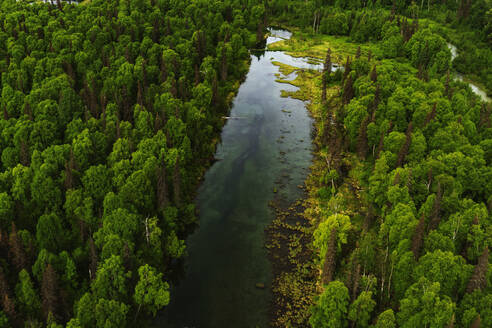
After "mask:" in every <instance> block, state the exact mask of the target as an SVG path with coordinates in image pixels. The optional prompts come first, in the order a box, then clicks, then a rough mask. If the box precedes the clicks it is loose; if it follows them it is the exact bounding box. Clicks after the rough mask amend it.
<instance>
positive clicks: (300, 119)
mask: <svg viewBox="0 0 492 328" xmlns="http://www.w3.org/2000/svg"><path fill="white" fill-rule="evenodd" d="M271 32H272V35H277V36H271V37H269V38H268V40H267V43H268V44H269V43H273V42H275V41H278V40H280V39H281V38H284V39H285V38H289V37H290V33H289V32H287V31H275V30H272V31H271ZM272 61H278V62H282V63H285V64H289V65H292V66H296V67H299V68H310V69H319V68H320V66H317V65H313V64H309V63H308V59H307V58H293V57H291V56H288V55H287V54H285V53H283V52H272V51H265V52H264V54H263V55H261V56H260V57H259V58H258V57H256V56H253V55H252V58H251V67H250V70H249V73H248V75H247V77H246V80H245V81H244V83H243V84H242V85H241V87H240V89H239V92H238V95H237V97H236V99H235V100H234V103H233V107H232V110H231V113H230V117H231V119H229V120H228V121H227V123H226V125H225V126H224V128H223V131H222V138H221V144H220V145H219V146H218V149H217V153H216V155H215V156H216V158H217V159H220V160H219V161H218V162H216V163H215V164H214V165H213V166H212V167H211V168H210V169H209V170H208V172H207V173H206V175H205V180H204V183H203V185H202V186H201V187H200V189H199V191H198V197H197V201H196V203H197V206H198V208H199V221H200V227H199V228H198V229H197V231H196V232H195V233H194V234H193V235H192V236H190V237H189V239H188V241H187V245H188V257H187V260H186V265H185V277H184V279H183V280H181V281H180V283H179V285H178V286H177V287H175V288H173V290H172V294H171V303H170V304H169V306H168V307H167V308H166V310H165V311H164V312H163V314H162V315H161V316H159V317H158V318H157V319H156V320H155V322H154V323H155V325H154V326H156V327H197V328H208V327H214V328H221V327H235V328H237V327H239V328H240V327H248V328H250V327H268V311H269V305H270V301H271V298H272V294H271V290H270V285H271V280H272V272H271V265H270V263H269V261H268V259H267V252H266V249H265V247H264V229H265V227H266V226H267V225H268V224H269V223H270V222H271V221H272V220H273V216H274V215H273V211H272V210H271V209H270V208H269V205H268V204H269V202H270V201H271V200H272V199H273V197H274V195H275V192H277V193H278V194H280V195H281V196H283V197H285V199H286V200H289V201H293V200H295V199H297V198H298V197H300V195H301V191H300V190H299V188H298V187H297V186H298V185H300V184H303V182H304V180H305V178H306V176H307V174H308V169H309V166H310V165H311V160H312V143H311V129H312V123H313V122H312V119H311V118H310V117H309V115H308V112H307V110H306V109H305V106H304V105H305V104H304V103H303V102H302V101H300V100H296V99H291V98H282V97H281V90H287V91H295V90H296V87H294V86H291V85H289V84H284V83H278V82H275V80H276V79H277V77H276V76H275V74H278V73H279V70H278V67H277V66H275V65H273V64H272ZM294 74H295V73H293V74H292V76H289V78H292V77H295V76H294ZM257 284H264V286H265V288H264V289H262V288H257V286H256V285H257Z"/></svg>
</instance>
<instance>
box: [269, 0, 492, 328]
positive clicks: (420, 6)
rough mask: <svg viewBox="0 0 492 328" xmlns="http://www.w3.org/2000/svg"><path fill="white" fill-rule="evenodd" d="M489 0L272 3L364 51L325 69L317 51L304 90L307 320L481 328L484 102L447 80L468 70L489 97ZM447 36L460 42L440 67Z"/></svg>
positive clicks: (487, 205) (491, 240)
mask: <svg viewBox="0 0 492 328" xmlns="http://www.w3.org/2000/svg"><path fill="white" fill-rule="evenodd" d="M491 8H492V3H491V2H490V1H478V0H477V1H457V2H455V1H427V2H425V1H422V2H421V3H420V2H413V1H412V2H410V1H394V2H393V1H386V3H385V2H384V1H306V2H301V1H280V0H279V1H277V2H276V6H275V7H273V8H272V10H273V13H274V15H273V17H276V18H275V19H277V20H278V22H279V23H283V24H294V25H295V26H296V27H300V28H301V29H302V30H304V31H307V32H308V33H310V34H311V35H323V34H326V35H338V36H345V37H348V39H346V40H348V41H347V42H352V43H355V44H360V45H361V46H362V47H363V49H364V51H361V47H359V49H358V50H357V52H356V53H355V54H353V56H351V57H347V58H346V59H345V60H344V61H343V62H338V64H342V65H344V70H343V71H342V70H338V71H336V72H335V73H331V71H332V69H331V67H332V63H334V57H333V53H332V52H331V50H328V51H327V54H326V59H325V61H324V62H325V64H324V71H323V73H322V74H321V75H320V76H319V77H318V79H317V85H318V89H317V90H316V92H314V93H313V94H312V95H311V96H312V101H313V102H314V105H313V106H312V107H313V108H315V109H316V108H318V110H319V112H318V113H316V112H315V114H318V115H317V136H316V144H317V146H318V148H319V149H318V152H317V155H318V158H317V160H316V163H315V166H314V167H315V169H316V171H315V172H313V174H312V175H313V176H312V177H311V183H312V184H313V185H314V187H313V188H312V189H311V195H310V196H311V197H312V198H314V201H312V204H314V205H312V208H308V209H307V212H308V213H310V214H311V216H312V217H314V218H313V220H314V223H313V230H312V237H313V246H314V252H315V254H316V259H315V263H316V264H317V266H318V268H319V274H316V279H317V280H316V281H317V293H318V294H319V296H317V297H315V299H314V303H315V304H314V306H312V308H311V314H310V316H309V320H308V321H309V324H310V325H311V326H312V327H315V328H316V327H348V326H350V327H453V326H456V327H492V310H491V309H492V270H491V267H490V266H491V265H490V252H489V249H490V247H491V246H492V221H491V215H490V213H491V211H492V184H491V183H492V148H491V145H492V107H491V104H490V103H484V102H482V101H481V99H480V98H479V97H478V96H477V95H475V94H474V93H473V92H472V90H471V89H470V87H469V86H468V85H467V84H466V83H463V82H461V81H459V80H455V79H453V76H454V73H453V72H455V71H457V72H461V73H463V74H470V75H472V76H474V77H475V78H476V79H479V80H480V81H481V82H482V83H483V85H485V86H486V87H488V91H489V93H490V86H491V85H492V75H491V68H492V65H491V62H492V47H491V45H492V44H491V41H492V39H491V36H492V34H491V28H492V20H491V15H492V9H491ZM449 41H452V42H455V43H456V44H457V46H458V48H459V55H458V57H457V58H456V59H455V60H454V61H453V62H452V61H451V53H450V50H449V49H448V47H447V42H449ZM301 43H302V42H301ZM327 90H331V91H332V92H327ZM327 95H328V96H327ZM317 105H318V107H316V106H317ZM312 213H315V215H312ZM305 277H306V279H309V278H310V277H311V276H310V275H306V276H305ZM305 324H306V323H305ZM301 326H302V324H301Z"/></svg>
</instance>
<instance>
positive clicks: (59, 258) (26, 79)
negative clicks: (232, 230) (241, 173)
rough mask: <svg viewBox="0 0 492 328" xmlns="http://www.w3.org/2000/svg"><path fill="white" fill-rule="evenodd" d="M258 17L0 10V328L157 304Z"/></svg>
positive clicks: (124, 6) (140, 310) (163, 301)
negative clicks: (0, 305)
mask: <svg viewBox="0 0 492 328" xmlns="http://www.w3.org/2000/svg"><path fill="white" fill-rule="evenodd" d="M264 12H265V10H264V7H263V4H260V3H259V1H248V2H245V1H233V0H231V1H204V0H197V1H170V0H149V1H140V0H137V1H133V0H129V1H103V0H94V1H90V2H89V3H82V4H79V5H76V4H69V3H67V2H60V1H56V2H53V3H42V2H30V1H14V0H2V1H0V73H1V79H0V85H1V100H0V107H1V110H0V117H1V119H0V136H1V137H0V150H1V162H0V254H1V256H0V261H1V262H0V303H1V304H2V309H3V310H2V312H0V326H1V327H9V326H12V327H21V326H22V327H24V326H25V327H42V326H45V325H46V326H48V327H59V326H62V325H63V326H64V325H65V324H67V326H68V327H124V326H125V325H133V324H134V323H135V322H136V321H135V320H137V317H139V316H140V317H139V318H141V317H142V315H143V314H145V313H147V314H155V313H156V311H157V310H159V309H161V308H162V307H164V306H165V305H167V304H168V302H169V290H168V289H169V285H168V282H167V278H168V277H167V273H168V272H169V270H170V269H171V267H172V265H173V263H175V262H176V259H179V258H180V257H182V256H183V255H184V254H185V253H186V247H185V244H184V239H185V237H186V235H187V233H188V231H189V230H190V229H191V227H192V226H193V225H194V224H195V222H196V218H195V209H194V205H193V193H194V190H195V188H196V186H197V184H198V182H199V178H200V177H201V176H202V174H203V171H204V169H205V167H206V166H207V164H208V163H209V162H210V159H211V157H212V155H213V151H214V149H215V143H216V140H217V138H218V132H219V131H220V128H221V126H222V124H223V121H222V119H221V117H222V116H223V115H224V114H225V113H226V112H227V107H228V104H229V102H230V100H231V98H232V95H233V93H234V92H235V90H237V87H238V85H239V82H240V80H241V79H242V77H243V76H244V74H245V73H246V72H247V68H248V66H247V63H248V60H249V55H248V51H247V49H248V48H252V47H254V45H255V44H256V42H257V36H258V31H263V24H264ZM260 37H261V35H260ZM260 39H261V38H260ZM139 320H140V319H139Z"/></svg>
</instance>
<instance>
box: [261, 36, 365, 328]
mask: <svg viewBox="0 0 492 328" xmlns="http://www.w3.org/2000/svg"><path fill="white" fill-rule="evenodd" d="M293 30H294V34H293V36H292V38H291V39H290V40H281V41H279V42H276V43H273V44H271V45H269V46H268V49H270V50H282V51H286V52H287V53H288V54H289V55H291V56H293V57H310V58H311V59H312V60H313V61H323V60H324V57H325V56H326V51H327V49H328V48H331V49H332V58H335V59H336V60H334V62H335V63H338V65H341V64H343V62H344V60H345V59H344V58H346V56H352V57H354V56H355V54H356V52H357V48H358V47H357V46H354V44H352V43H348V42H345V40H344V39H343V38H335V37H330V36H316V37H315V40H313V39H310V38H309V37H308V36H307V35H306V34H305V33H302V32H300V31H298V30H295V29H293ZM314 44H316V45H317V46H316V47H313V45H314ZM363 48H364V50H363V53H366V54H369V50H370V48H369V47H368V46H367V45H366V46H364V47H363ZM274 64H275V65H277V66H279V69H280V72H281V74H278V75H277V80H276V81H277V82H280V83H285V84H288V85H292V86H295V87H297V90H295V91H284V92H282V96H283V97H290V98H295V99H299V100H302V101H304V102H305V107H306V109H307V111H308V112H309V114H310V116H311V117H312V118H313V119H314V126H313V133H312V138H313V144H314V154H313V155H314V157H313V161H312V165H311V167H310V172H309V175H308V177H307V178H306V180H305V181H304V184H303V185H300V186H298V187H299V188H300V189H302V190H303V197H302V198H300V199H298V200H296V201H294V202H292V203H288V202H285V200H284V199H282V197H280V196H278V195H276V197H275V199H274V201H273V202H271V204H270V206H271V207H272V208H273V209H274V211H275V215H276V218H275V220H274V221H273V222H272V223H271V224H270V225H269V226H268V227H267V229H266V230H265V234H266V245H265V246H266V248H267V249H268V252H269V258H270V261H271V262H272V267H273V276H274V278H273V282H272V292H273V302H272V306H271V326H273V327H278V328H280V327H308V326H309V317H310V315H311V307H312V305H313V304H314V301H315V297H316V295H318V294H319V293H320V292H321V285H320V284H319V280H320V274H321V271H320V263H319V261H317V258H318V255H317V252H318V250H317V249H316V248H315V247H314V246H313V234H314V231H315V229H316V228H317V226H318V224H319V222H320V218H319V217H320V211H321V210H322V207H323V206H324V205H323V204H321V203H320V201H322V200H321V199H320V197H319V194H320V189H321V188H320V184H319V181H320V180H321V179H322V178H323V174H324V172H325V170H326V165H327V162H326V160H327V157H330V156H331V155H328V154H327V150H326V145H324V144H323V138H324V135H326V133H329V134H331V135H336V134H337V133H339V132H338V131H336V130H337V128H338V127H337V126H336V125H331V126H330V127H329V128H330V129H331V130H332V131H330V132H328V131H325V128H324V127H323V126H322V122H323V121H325V119H324V118H326V116H327V115H330V116H333V117H334V115H335V112H336V108H338V107H339V106H340V98H339V94H340V86H339V84H338V83H333V84H331V85H329V86H328V88H327V99H328V101H327V103H326V104H322V101H321V85H322V80H321V76H322V74H321V73H322V72H321V71H316V70H305V69H300V68H297V67H294V66H289V65H285V64H282V63H274ZM338 65H337V66H338ZM294 72H295V73H296V77H295V78H294V79H290V78H289V77H290V74H292V73H294ZM333 119H334V120H335V118H333ZM333 149H335V147H333ZM351 190H353V189H352V188H348V187H347V188H346V191H347V193H349V192H350V191H351ZM351 198H353V197H349V195H347V199H351Z"/></svg>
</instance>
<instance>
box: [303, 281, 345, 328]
mask: <svg viewBox="0 0 492 328" xmlns="http://www.w3.org/2000/svg"><path fill="white" fill-rule="evenodd" d="M348 305H349V295H348V289H347V287H345V285H344V284H343V283H342V282H340V281H332V282H330V283H329V284H328V285H327V286H326V287H325V290H324V291H323V293H322V294H321V295H320V296H319V300H318V301H317V303H316V305H315V306H314V307H313V309H312V314H311V318H310V319H309V323H310V324H311V327H313V328H322V327H326V328H328V327H329V328H338V327H339V328H343V327H347V325H348V322H347V312H348Z"/></svg>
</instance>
